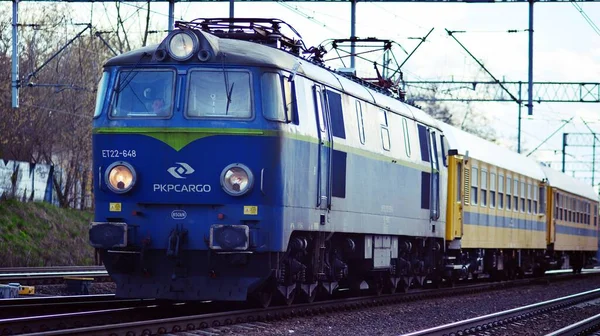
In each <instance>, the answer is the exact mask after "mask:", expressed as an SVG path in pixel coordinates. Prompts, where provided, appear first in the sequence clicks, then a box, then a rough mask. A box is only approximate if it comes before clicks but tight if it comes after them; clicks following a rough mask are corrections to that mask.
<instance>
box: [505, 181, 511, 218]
mask: <svg viewBox="0 0 600 336" xmlns="http://www.w3.org/2000/svg"><path fill="white" fill-rule="evenodd" d="M511 186H512V179H511V178H510V177H508V176H507V177H506V210H510V209H511V208H512V207H511V204H512V196H511V195H512V194H511V192H510V188H511Z"/></svg>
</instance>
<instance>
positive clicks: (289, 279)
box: [89, 19, 448, 306]
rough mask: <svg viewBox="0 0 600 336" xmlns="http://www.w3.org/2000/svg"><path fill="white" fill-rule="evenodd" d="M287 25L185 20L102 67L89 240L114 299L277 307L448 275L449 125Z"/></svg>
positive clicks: (261, 21)
mask: <svg viewBox="0 0 600 336" xmlns="http://www.w3.org/2000/svg"><path fill="white" fill-rule="evenodd" d="M284 25H285V23H283V22H281V21H279V20H275V19H252V20H246V19H233V20H232V19H207V20H197V21H191V22H177V23H176V27H177V29H175V30H174V31H172V32H170V33H169V34H168V36H167V37H166V38H165V39H164V40H163V41H162V42H161V43H160V44H158V45H154V46H149V47H145V48H142V49H139V50H134V51H131V52H128V53H125V54H122V55H119V56H116V57H114V58H112V59H110V60H109V61H107V62H106V64H105V65H104V73H103V76H102V79H101V81H100V84H99V89H98V98H97V106H96V112H95V115H94V125H93V133H94V134H93V148H94V150H93V152H94V154H93V161H94V163H93V167H94V172H95V184H96V188H95V202H96V210H95V220H94V222H93V223H92V224H91V226H90V231H89V236H90V242H91V244H92V245H93V246H94V247H95V248H96V249H97V250H98V252H99V254H100V255H101V257H102V260H103V262H104V264H105V266H106V269H107V271H108V272H109V273H110V275H111V277H112V278H113V279H114V281H115V282H116V284H117V292H116V294H117V296H119V297H153V298H162V299H174V300H175V299H177V300H247V299H248V298H254V299H257V300H258V302H259V303H260V304H262V305H264V306H266V305H268V304H269V303H270V302H271V299H272V298H273V297H274V296H276V297H278V298H279V299H282V300H283V301H284V302H286V303H288V304H289V303H291V302H292V301H293V300H294V299H295V298H296V297H298V299H299V300H304V301H312V300H314V298H315V296H316V295H317V293H318V292H322V293H323V295H330V294H332V293H333V291H335V290H336V289H337V288H340V287H345V288H350V289H353V290H356V291H358V290H361V289H362V290H370V291H374V292H376V293H380V292H381V291H383V290H384V289H386V290H388V291H392V292H393V291H395V290H397V289H398V288H400V289H403V288H407V287H408V286H410V285H411V284H412V283H413V282H415V281H416V282H418V283H420V284H423V283H424V282H425V281H438V280H439V279H441V276H442V275H443V274H442V271H443V268H442V267H441V265H442V263H443V259H442V250H443V244H444V240H443V237H444V223H445V211H443V209H445V197H444V195H445V193H446V185H447V182H446V169H445V167H444V165H443V163H442V162H443V161H444V158H443V155H442V153H444V152H445V151H446V150H447V149H448V148H447V143H445V142H444V138H443V136H442V135H441V131H440V130H439V129H438V128H437V126H436V125H437V122H436V121H435V120H434V119H433V118H431V117H430V116H429V115H427V114H425V113H424V112H422V111H420V110H418V109H415V108H412V107H409V106H408V105H406V104H403V103H402V102H400V100H398V99H395V98H393V97H390V96H389V95H386V94H382V93H381V92H380V89H379V88H377V87H375V86H366V85H365V84H364V83H361V82H357V81H356V80H355V79H352V78H349V76H346V75H343V74H340V73H335V72H333V71H331V70H329V69H327V68H325V67H324V66H322V65H321V64H319V62H317V61H314V62H313V61H311V59H309V58H306V57H301V56H302V55H301V54H302V52H310V50H308V49H306V48H304V47H303V45H302V42H301V39H300V38H290V37H287V36H286V35H284V34H283V33H282V30H281V28H282V27H283V26H284ZM313 56H314V55H313ZM391 130H392V131H391Z"/></svg>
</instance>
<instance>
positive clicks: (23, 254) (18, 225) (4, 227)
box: [0, 200, 94, 267]
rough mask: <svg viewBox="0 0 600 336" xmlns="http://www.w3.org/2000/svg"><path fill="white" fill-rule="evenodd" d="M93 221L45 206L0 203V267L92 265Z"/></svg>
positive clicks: (82, 214)
mask: <svg viewBox="0 0 600 336" xmlns="http://www.w3.org/2000/svg"><path fill="white" fill-rule="evenodd" d="M92 217H93V213H92V212H90V211H80V210H74V209H62V208H58V207H55V206H53V205H51V204H48V203H41V202H34V203H22V202H19V201H16V200H0V267H25V266H28V267H33V266H69V265H72V266H82V265H93V264H94V249H93V248H92V247H91V246H90V245H89V244H88V238H87V237H88V226H89V223H90V221H91V220H92Z"/></svg>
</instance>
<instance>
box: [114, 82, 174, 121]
mask: <svg viewBox="0 0 600 336" xmlns="http://www.w3.org/2000/svg"><path fill="white" fill-rule="evenodd" d="M174 82H175V72H174V71H172V70H126V71H121V72H120V73H119V79H118V81H117V84H116V86H115V88H114V91H115V95H114V100H113V103H112V108H111V112H110V116H111V117H113V118H136V117H137V118H148V117H150V118H152V117H158V118H166V117H169V116H170V115H171V111H172V110H173V92H174V90H173V87H174Z"/></svg>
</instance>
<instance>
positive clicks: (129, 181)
mask: <svg viewBox="0 0 600 336" xmlns="http://www.w3.org/2000/svg"><path fill="white" fill-rule="evenodd" d="M104 179H105V181H106V185H107V186H108V189H110V191H112V192H114V193H117V194H123V193H126V192H128V191H129V190H131V188H133V186H134V185H135V181H136V179H137V175H136V173H135V169H133V167H132V166H131V165H130V164H129V163H127V162H123V161H118V162H115V163H113V164H111V165H110V166H108V168H107V169H106V175H105V176H104Z"/></svg>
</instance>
